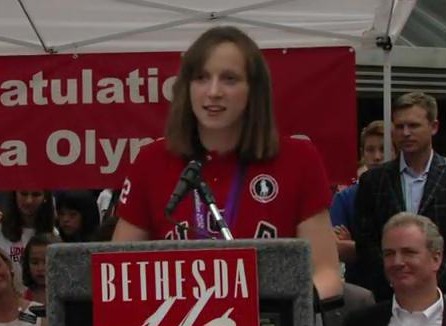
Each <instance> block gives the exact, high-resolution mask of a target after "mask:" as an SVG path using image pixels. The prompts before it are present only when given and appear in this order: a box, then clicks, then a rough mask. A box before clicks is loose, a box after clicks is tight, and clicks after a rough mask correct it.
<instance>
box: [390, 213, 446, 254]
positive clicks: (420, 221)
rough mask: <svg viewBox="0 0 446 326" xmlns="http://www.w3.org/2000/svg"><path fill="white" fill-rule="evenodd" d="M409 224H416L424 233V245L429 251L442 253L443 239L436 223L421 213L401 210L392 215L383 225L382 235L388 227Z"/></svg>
mask: <svg viewBox="0 0 446 326" xmlns="http://www.w3.org/2000/svg"><path fill="white" fill-rule="evenodd" d="M410 225H415V226H417V227H418V228H419V229H420V230H421V231H422V232H423V233H424V234H425V235H426V247H427V248H428V249H429V250H430V251H432V252H441V253H443V247H444V240H443V237H442V236H441V234H440V231H439V230H438V227H437V225H435V224H434V222H432V221H431V220H430V219H429V218H427V217H425V216H422V215H417V214H413V213H409V212H401V213H398V214H396V215H394V216H392V217H391V218H390V219H389V220H388V221H387V223H386V224H385V225H384V228H383V235H384V234H385V233H386V232H387V231H389V230H390V229H393V228H396V227H400V226H410Z"/></svg>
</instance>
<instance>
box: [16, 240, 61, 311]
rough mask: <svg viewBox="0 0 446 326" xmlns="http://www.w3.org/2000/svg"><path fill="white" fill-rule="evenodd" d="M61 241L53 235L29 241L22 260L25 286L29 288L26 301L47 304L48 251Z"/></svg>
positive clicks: (26, 292)
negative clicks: (48, 248) (50, 246)
mask: <svg viewBox="0 0 446 326" xmlns="http://www.w3.org/2000/svg"><path fill="white" fill-rule="evenodd" d="M61 241H62V240H61V239H60V238H59V237H58V236H56V235H54V234H53V233H42V234H38V235H35V236H33V237H32V238H31V239H30V240H29V242H28V244H27V245H26V247H25V251H24V253H23V260H22V269H23V274H22V277H23V284H24V285H25V286H26V287H27V290H26V291H25V293H24V298H25V299H27V300H30V301H36V302H39V303H42V304H45V303H46V249H47V247H48V246H49V245H50V244H53V243H59V242H61Z"/></svg>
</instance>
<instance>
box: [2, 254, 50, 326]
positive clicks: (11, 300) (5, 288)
mask: <svg viewBox="0 0 446 326" xmlns="http://www.w3.org/2000/svg"><path fill="white" fill-rule="evenodd" d="M13 279H14V268H13V265H12V262H11V260H10V259H9V254H7V253H6V252H4V251H3V250H2V249H0V326H44V325H46V320H45V319H43V318H39V317H37V316H36V315H34V314H33V313H32V312H31V311H30V307H32V306H37V305H39V304H38V303H37V302H32V301H28V300H26V299H24V298H23V297H22V296H21V295H20V293H18V292H17V290H16V289H15V287H14V280H13Z"/></svg>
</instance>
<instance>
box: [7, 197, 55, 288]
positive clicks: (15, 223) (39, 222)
mask: <svg viewBox="0 0 446 326" xmlns="http://www.w3.org/2000/svg"><path fill="white" fill-rule="evenodd" d="M54 221H55V209H54V204H53V196H52V194H51V192H49V191H45V190H17V191H12V192H9V193H8V194H7V197H6V200H5V211H4V216H3V218H2V220H1V223H0V249H2V250H4V251H5V252H6V253H7V254H8V256H9V259H10V260H11V262H12V264H13V267H14V284H15V288H16V289H17V290H18V291H19V292H21V293H22V292H23V291H24V290H25V286H24V285H23V283H22V265H21V261H22V257H23V251H24V249H25V246H26V244H27V243H28V241H29V239H30V238H31V237H32V236H33V235H35V234H40V233H48V232H53V228H54Z"/></svg>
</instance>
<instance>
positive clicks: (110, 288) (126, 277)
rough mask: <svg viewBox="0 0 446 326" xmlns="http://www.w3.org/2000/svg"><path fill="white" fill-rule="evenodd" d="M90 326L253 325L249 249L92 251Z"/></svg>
mask: <svg viewBox="0 0 446 326" xmlns="http://www.w3.org/2000/svg"><path fill="white" fill-rule="evenodd" d="M92 282H93V283H92V286H93V287H92V290H93V325H94V326H122V325H129V326H171V325H178V326H193V325H206V326H217V325H244V326H258V325H259V296H258V279H257V257H256V251H255V249H218V250H187V251H157V252H121V253H98V254H93V255H92Z"/></svg>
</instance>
